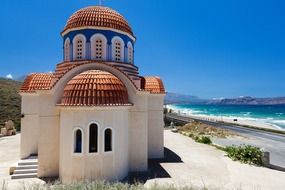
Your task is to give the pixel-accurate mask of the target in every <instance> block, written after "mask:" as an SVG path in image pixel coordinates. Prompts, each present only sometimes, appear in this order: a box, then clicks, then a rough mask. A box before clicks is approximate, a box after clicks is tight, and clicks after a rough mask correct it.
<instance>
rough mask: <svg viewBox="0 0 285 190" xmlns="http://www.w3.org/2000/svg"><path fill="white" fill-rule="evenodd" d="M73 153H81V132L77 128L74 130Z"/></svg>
mask: <svg viewBox="0 0 285 190" xmlns="http://www.w3.org/2000/svg"><path fill="white" fill-rule="evenodd" d="M74 153H82V132H81V130H79V129H78V130H76V132H75V143H74Z"/></svg>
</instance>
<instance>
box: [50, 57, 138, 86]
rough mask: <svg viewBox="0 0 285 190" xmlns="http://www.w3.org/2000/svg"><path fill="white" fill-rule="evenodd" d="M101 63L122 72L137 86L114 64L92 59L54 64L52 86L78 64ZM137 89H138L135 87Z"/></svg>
mask: <svg viewBox="0 0 285 190" xmlns="http://www.w3.org/2000/svg"><path fill="white" fill-rule="evenodd" d="M90 63H92V64H103V65H108V66H110V67H112V68H114V69H116V70H118V71H120V72H121V73H122V74H124V75H125V76H126V77H127V78H128V79H129V80H130V81H131V82H132V83H133V85H134V86H135V88H137V86H136V85H135V83H134V82H133V80H132V79H131V78H130V77H129V76H128V75H127V74H126V73H125V72H123V71H121V70H120V69H118V68H117V67H116V66H112V65H110V64H108V63H105V62H103V61H96V62H94V61H92V60H81V61H72V62H63V63H60V64H58V65H57V66H56V70H55V72H54V74H53V78H52V86H55V84H56V83H57V82H58V81H59V80H60V79H61V77H63V76H64V75H65V74H66V73H67V72H68V71H70V70H71V69H73V68H75V67H78V66H80V65H84V64H90ZM137 90H139V89H138V88H137Z"/></svg>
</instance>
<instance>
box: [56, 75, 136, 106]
mask: <svg viewBox="0 0 285 190" xmlns="http://www.w3.org/2000/svg"><path fill="white" fill-rule="evenodd" d="M59 105H63V106H122V105H131V104H130V103H129V101H128V92H127V89H126V87H125V85H124V84H123V83H122V81H120V80H119V79H118V78H117V77H115V76H114V75H112V74H111V73H108V72H105V71H100V70H90V71H86V72H83V73H81V74H79V75H77V76H75V77H74V78H73V79H72V80H70V81H69V82H68V83H67V85H66V86H65V88H64V92H63V96H62V99H61V104H59Z"/></svg>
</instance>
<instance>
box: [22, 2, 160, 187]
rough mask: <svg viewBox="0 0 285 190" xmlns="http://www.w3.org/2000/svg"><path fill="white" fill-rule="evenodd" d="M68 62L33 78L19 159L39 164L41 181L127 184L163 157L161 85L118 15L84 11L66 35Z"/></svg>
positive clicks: (25, 93) (25, 95) (25, 99)
mask: <svg viewBox="0 0 285 190" xmlns="http://www.w3.org/2000/svg"><path fill="white" fill-rule="evenodd" d="M61 36H62V39H63V59H64V60H63V62H62V63H59V64H57V65H56V68H55V71H54V72H53V73H33V74H30V75H29V76H27V78H26V79H25V81H24V84H23V86H22V87H21V90H20V95H21V97H22V121H21V122H22V132H21V158H22V159H24V158H28V157H30V156H36V157H37V159H38V171H37V176H38V177H59V178H60V180H61V181H62V182H72V181H81V180H107V181H113V180H121V179H123V178H125V177H126V176H127V175H128V173H129V172H140V171H146V170H147V169H148V159H150V158H162V157H163V156H164V152H163V151H164V146H163V144H164V142H163V126H164V123H163V100H164V96H165V89H164V86H163V82H162V81H161V79H160V78H159V77H143V76H140V75H139V68H138V67H137V66H136V65H135V64H134V60H135V59H134V52H135V51H134V50H135V42H136V37H135V35H134V33H133V31H132V28H131V27H130V25H129V24H128V22H127V20H126V19H125V18H124V17H123V16H122V15H120V14H119V13H118V12H116V11H115V10H112V9H110V8H108V7H103V6H91V7H86V8H83V9H80V10H78V11H77V12H75V13H74V14H73V15H71V17H70V18H69V19H68V21H67V23H66V25H65V27H64V29H63V31H62V32H61Z"/></svg>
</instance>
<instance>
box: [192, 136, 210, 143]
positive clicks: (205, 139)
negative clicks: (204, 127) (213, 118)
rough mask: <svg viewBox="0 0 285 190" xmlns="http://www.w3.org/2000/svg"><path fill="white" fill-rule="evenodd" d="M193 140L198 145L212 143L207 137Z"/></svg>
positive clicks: (197, 137)
mask: <svg viewBox="0 0 285 190" xmlns="http://www.w3.org/2000/svg"><path fill="white" fill-rule="evenodd" d="M194 140H195V141H196V142H198V143H203V144H212V141H211V139H210V138H209V137H207V136H200V137H199V136H196V137H194Z"/></svg>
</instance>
